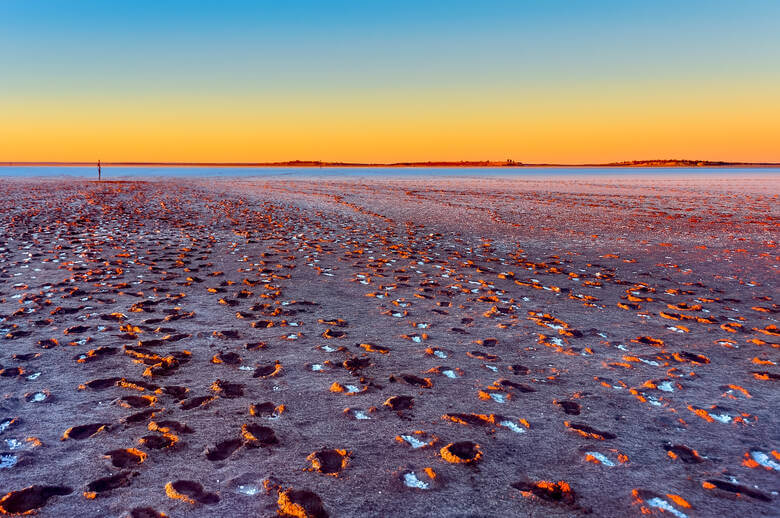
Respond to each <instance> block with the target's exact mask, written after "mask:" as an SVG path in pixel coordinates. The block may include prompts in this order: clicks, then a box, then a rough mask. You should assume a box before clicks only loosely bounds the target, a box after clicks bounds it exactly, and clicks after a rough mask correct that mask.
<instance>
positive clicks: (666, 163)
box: [0, 158, 780, 168]
mask: <svg viewBox="0 0 780 518" xmlns="http://www.w3.org/2000/svg"><path fill="white" fill-rule="evenodd" d="M98 164H100V165H101V166H102V167H106V166H109V167H236V168H240V167H312V168H314V167H320V168H322V167H366V168H380V167H388V168H403V167H453V168H454V167H477V168H478V167H515V168H532V167H616V168H619V167H626V168H630V167H770V168H780V162H740V161H721V160H689V159H676V158H673V159H651V160H625V161H620V162H603V163H569V164H567V163H524V162H519V161H515V160H511V159H509V160H501V161H497V160H456V161H449V160H428V161H409V162H386V163H382V162H338V161H320V160H287V161H279V162H178V161H177V162H142V161H113V162H104V161H101V160H95V161H86V160H85V161H0V167H14V166H17V167H20V166H21V167H47V166H59V167H92V166H95V167H96V166H97V165H98Z"/></svg>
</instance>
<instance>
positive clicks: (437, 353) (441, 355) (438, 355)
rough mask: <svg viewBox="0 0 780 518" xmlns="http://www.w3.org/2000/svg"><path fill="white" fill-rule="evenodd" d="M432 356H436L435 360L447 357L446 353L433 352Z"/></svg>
mask: <svg viewBox="0 0 780 518" xmlns="http://www.w3.org/2000/svg"><path fill="white" fill-rule="evenodd" d="M433 355H434V356H436V357H437V358H446V357H447V353H445V352H444V351H433Z"/></svg>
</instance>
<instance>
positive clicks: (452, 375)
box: [441, 369, 458, 379]
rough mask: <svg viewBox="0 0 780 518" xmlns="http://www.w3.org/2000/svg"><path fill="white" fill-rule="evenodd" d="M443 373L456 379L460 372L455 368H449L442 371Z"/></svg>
mask: <svg viewBox="0 0 780 518" xmlns="http://www.w3.org/2000/svg"><path fill="white" fill-rule="evenodd" d="M441 373H442V374H444V375H445V376H447V377H448V378H452V379H455V378H457V377H458V373H457V372H455V371H453V370H449V369H447V370H446V371H442V372H441Z"/></svg>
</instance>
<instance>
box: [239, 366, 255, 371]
mask: <svg viewBox="0 0 780 518" xmlns="http://www.w3.org/2000/svg"><path fill="white" fill-rule="evenodd" d="M238 370H242V371H253V370H255V369H254V367H249V366H247V365H242V366H241V367H239V368H238Z"/></svg>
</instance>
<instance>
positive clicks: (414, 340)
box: [412, 336, 422, 344]
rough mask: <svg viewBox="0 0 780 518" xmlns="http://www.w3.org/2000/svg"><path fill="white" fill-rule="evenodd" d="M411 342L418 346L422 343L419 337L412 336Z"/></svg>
mask: <svg viewBox="0 0 780 518" xmlns="http://www.w3.org/2000/svg"><path fill="white" fill-rule="evenodd" d="M412 342H415V343H418V344H419V343H420V342H422V339H421V338H420V337H419V336H413V337H412Z"/></svg>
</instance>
